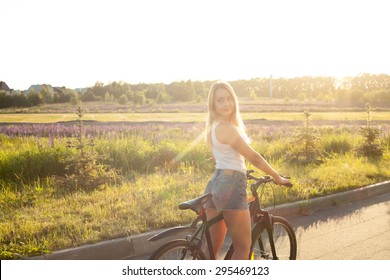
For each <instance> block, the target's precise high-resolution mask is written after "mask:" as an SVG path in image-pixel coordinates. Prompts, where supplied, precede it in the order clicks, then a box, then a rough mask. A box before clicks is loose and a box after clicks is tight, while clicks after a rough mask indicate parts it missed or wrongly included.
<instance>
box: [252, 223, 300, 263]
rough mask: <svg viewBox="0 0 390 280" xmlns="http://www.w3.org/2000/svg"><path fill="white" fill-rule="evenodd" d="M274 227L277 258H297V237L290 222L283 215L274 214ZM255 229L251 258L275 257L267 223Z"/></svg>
mask: <svg viewBox="0 0 390 280" xmlns="http://www.w3.org/2000/svg"><path fill="white" fill-rule="evenodd" d="M272 227H273V239H274V243H275V251H276V255H277V259H279V260H295V259H296V258H297V238H296V236H295V232H294V229H293V228H292V226H291V225H290V223H289V222H288V221H287V220H286V219H285V218H283V217H279V216H274V217H273V218H272ZM255 230H256V232H254V234H253V236H255V238H254V240H253V242H252V246H251V254H250V258H251V259H255V260H264V259H267V260H269V259H275V258H274V256H273V254H272V250H271V245H270V241H269V237H268V233H267V230H266V228H265V225H264V224H262V225H260V226H259V227H257V228H256V229H255Z"/></svg>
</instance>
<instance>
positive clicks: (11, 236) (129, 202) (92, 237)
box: [0, 111, 390, 259]
mask: <svg viewBox="0 0 390 280" xmlns="http://www.w3.org/2000/svg"><path fill="white" fill-rule="evenodd" d="M366 116H367V115H366V113H365V112H364V111H360V112H357V111H356V112H331V113H325V112H314V113H312V117H311V120H313V121H322V120H325V121H326V126H318V127H316V129H318V137H319V139H318V143H317V145H318V148H319V149H320V150H321V151H324V152H326V154H327V156H326V159H325V160H324V161H323V162H322V163H321V164H309V165H300V164H296V163H294V162H288V155H289V153H290V152H291V150H294V149H295V150H296V149H297V145H299V144H297V143H296V142H294V141H293V140H294V135H295V133H296V129H297V128H299V127H301V126H302V125H303V124H304V118H303V113H302V112H297V113H286V112H274V113H270V112H268V113H255V112H247V113H243V117H244V119H245V120H247V121H249V120H269V121H275V122H258V121H253V122H248V125H247V128H248V134H249V136H250V137H251V139H252V140H253V142H252V147H253V148H254V149H255V150H256V151H259V152H260V153H261V154H262V155H263V156H264V157H265V158H266V159H267V160H268V161H269V162H270V163H271V164H272V165H273V166H274V167H275V169H276V170H278V171H279V172H281V173H282V174H286V175H289V176H291V177H292V178H293V179H292V181H293V183H294V187H293V188H292V189H289V190H286V189H282V188H276V193H275V195H276V197H275V199H276V201H275V202H276V203H285V202H290V201H296V200H302V199H305V200H306V199H309V198H312V197H318V196H322V195H327V194H332V193H336V192H340V191H344V190H350V189H354V188H358V187H362V186H365V185H369V184H373V183H377V182H382V181H385V180H389V179H390V165H389V164H388V163H389V162H390V134H389V133H390V124H389V123H388V122H389V121H390V111H382V112H372V119H373V121H378V122H382V121H383V122H384V124H383V125H382V126H381V131H382V133H381V135H380V139H379V140H380V141H379V143H380V144H381V145H382V146H383V148H384V153H383V157H382V158H380V159H377V160H372V159H369V158H365V157H359V156H356V153H355V149H356V147H358V146H359V145H360V144H361V143H362V141H363V139H362V136H361V135H360V134H359V128H360V127H361V125H362V124H364V123H365V121H366ZM76 117H77V116H76V115H75V114H74V113H64V114H62V113H61V114H60V113H56V114H54V113H52V114H50V113H39V114H11V113H3V114H0V123H2V125H3V126H1V128H4V131H8V132H4V134H3V133H0V259H18V258H27V257H29V256H34V255H38V254H43V253H47V252H50V251H53V250H59V249H64V248H69V247H74V246H80V245H83V244H90V243H95V242H98V241H102V240H107V239H113V238H117V237H124V236H128V235H132V234H136V233H140V232H145V231H149V230H155V229H157V228H166V227H170V226H175V225H178V224H184V223H188V222H189V221H190V220H191V219H192V218H193V215H192V213H190V212H188V211H187V212H183V211H179V210H178V208H177V205H178V203H179V202H181V201H184V200H188V199H192V198H194V197H196V196H198V195H201V194H202V193H203V191H204V187H205V185H206V184H207V180H208V178H209V176H210V174H211V173H212V171H213V168H214V167H213V166H214V162H213V161H212V158H211V155H210V151H209V149H208V148H207V147H206V146H205V143H204V142H202V141H195V140H196V139H197V136H198V135H200V134H201V132H202V131H203V129H204V124H202V123H201V122H204V120H205V118H206V114H205V113H94V114H90V113H88V114H86V115H85V117H84V118H83V120H91V121H96V123H94V122H91V123H89V124H88V125H85V129H88V132H92V131H95V132H97V131H100V132H99V133H97V134H95V137H96V142H95V143H96V146H94V150H95V151H96V153H98V155H99V158H102V160H104V163H105V164H108V165H110V166H112V167H113V168H116V169H118V170H121V175H123V176H124V180H121V182H120V183H110V184H105V185H101V186H99V187H98V188H96V189H94V190H93V191H84V190H82V189H81V190H77V191H67V190H66V189H61V188H60V187H59V186H58V184H57V183H55V181H53V177H52V175H53V174H54V175H55V174H61V173H62V172H63V170H64V163H63V160H65V159H69V158H70V157H72V155H73V156H74V154H75V153H76V151H74V150H69V148H67V141H68V140H69V138H70V137H74V136H72V135H76V132H74V131H68V130H67V129H73V130H76V131H77V126H76V125H73V124H72V125H68V124H56V125H30V124H23V125H22V123H44V124H53V123H56V122H69V121H74V120H76ZM154 121H156V122H162V123H158V124H153V123H152V122H154ZM292 121H295V122H292ZM337 121H340V122H341V123H343V124H346V125H343V126H337V125H333V124H336V122H337ZM357 121H358V122H357ZM100 122H102V123H100ZM103 122H105V123H107V124H105V123H103ZM113 122H128V123H127V124H113ZM137 122H139V123H137ZM190 122H196V123H195V124H194V123H190ZM7 123H13V124H12V125H7ZM286 123H293V124H294V125H295V127H294V126H291V129H286V128H285V124H286ZM317 123H319V122H317ZM21 128H23V130H22V133H18V134H12V135H11V132H12V130H15V131H18V130H19V129H21ZM48 129H49V130H50V129H52V130H53V131H52V133H47V130H48ZM27 130H28V131H29V132H27ZM41 130H42V131H41ZM62 130H64V131H68V132H67V133H65V132H64V133H62V132H61V131H62ZM7 133H8V134H7ZM44 133H46V134H44ZM15 135H16V136H15ZM45 135H46V136H45ZM47 135H49V136H47ZM61 135H62V136H61ZM69 135H70V136H69ZM198 140H199V139H198ZM172 159H174V160H176V159H179V165H178V166H171V165H170V163H172ZM248 167H250V165H248ZM76 182H77V180H76ZM272 199H273V196H272V194H270V196H269V197H265V199H264V200H263V202H265V205H270V203H271V202H272ZM267 203H268V204H267Z"/></svg>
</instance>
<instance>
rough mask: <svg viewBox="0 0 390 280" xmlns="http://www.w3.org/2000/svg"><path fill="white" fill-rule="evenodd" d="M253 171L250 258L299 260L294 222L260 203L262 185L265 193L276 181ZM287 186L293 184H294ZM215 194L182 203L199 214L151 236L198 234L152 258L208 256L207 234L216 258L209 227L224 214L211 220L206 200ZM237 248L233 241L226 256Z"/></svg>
mask: <svg viewBox="0 0 390 280" xmlns="http://www.w3.org/2000/svg"><path fill="white" fill-rule="evenodd" d="M253 172H254V171H253V170H248V171H247V174H246V176H247V180H249V181H254V182H253V183H251V184H250V190H251V192H252V196H251V197H249V198H248V203H249V211H250V216H251V220H252V230H251V236H252V237H251V238H252V244H251V249H250V255H249V259H251V260H257V259H267V260H268V259H274V260H280V259H287V260H295V259H296V256H297V240H296V236H295V232H294V230H293V228H292V226H291V225H290V224H289V222H288V221H287V220H286V219H285V218H283V217H280V216H273V215H272V214H270V213H269V212H268V211H267V210H264V209H262V208H261V207H260V199H259V194H258V188H259V187H262V192H261V195H262V194H263V192H264V187H265V186H266V184H267V183H270V182H273V180H272V178H271V177H269V176H264V177H260V178H257V177H255V176H253V175H251V173H253ZM285 186H286V187H292V184H288V185H285ZM261 195H260V198H261ZM211 197H212V195H211V194H205V195H202V196H200V197H198V198H195V199H193V200H189V201H186V202H182V203H180V204H179V209H181V210H187V209H191V210H192V211H194V212H195V213H196V214H197V218H196V219H195V220H194V221H193V222H192V223H191V224H190V225H189V226H177V227H174V228H170V229H167V230H165V231H162V232H160V233H158V234H156V235H154V236H152V237H151V238H149V239H148V240H149V241H156V240H159V239H161V238H164V237H167V236H170V235H173V234H177V233H180V232H188V231H189V230H193V232H194V234H191V235H187V237H186V239H176V240H172V241H170V242H168V243H166V244H164V245H162V246H161V247H160V248H158V249H157V250H156V251H155V252H154V253H153V254H152V255H151V257H150V259H151V260H163V259H167V260H169V259H170V260H184V259H193V260H204V259H206V256H205V254H204V252H203V251H202V240H203V239H204V236H205V237H206V243H207V247H208V250H209V253H210V259H216V256H215V255H214V252H213V247H212V246H213V245H212V242H211V237H210V232H209V228H210V227H211V226H212V225H214V224H215V223H217V222H219V221H220V220H222V219H223V214H221V215H218V216H217V217H215V218H213V219H211V220H209V221H207V217H206V212H205V208H204V204H205V203H206V201H207V200H209V199H211ZM233 252H234V248H233V244H231V245H230V247H229V249H228V251H227V253H226V254H225V257H224V259H225V260H229V259H231V257H232V255H233Z"/></svg>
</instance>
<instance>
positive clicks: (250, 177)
mask: <svg viewBox="0 0 390 280" xmlns="http://www.w3.org/2000/svg"><path fill="white" fill-rule="evenodd" d="M253 172H255V171H254V170H247V171H246V178H247V179H248V180H255V181H256V186H260V185H261V184H265V183H270V182H273V181H274V180H273V179H272V177H271V176H264V177H260V178H257V177H255V176H253V175H251V173H253ZM281 177H283V178H286V179H290V177H286V176H281ZM282 186H285V187H287V188H291V187H292V186H293V184H292V183H287V184H283V185H282Z"/></svg>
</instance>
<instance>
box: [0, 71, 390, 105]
mask: <svg viewBox="0 0 390 280" xmlns="http://www.w3.org/2000/svg"><path fill="white" fill-rule="evenodd" d="M212 83H213V81H191V80H188V81H175V82H172V83H170V84H164V83H150V84H147V83H139V84H129V83H126V82H122V81H121V82H111V83H109V84H106V85H105V84H104V83H101V82H96V83H95V85H93V86H92V87H89V88H87V89H86V90H84V91H82V92H81V91H80V92H78V91H75V90H72V89H66V88H63V90H62V91H56V92H49V91H48V90H47V89H46V88H43V89H42V90H40V91H39V92H36V91H34V90H30V91H29V92H28V93H26V92H19V93H15V92H6V91H0V108H9V107H31V106H37V105H40V104H50V103H72V104H78V103H79V102H96V101H98V102H117V103H119V104H133V105H143V104H160V103H175V102H204V101H205V100H206V98H207V94H208V89H209V87H210V85H211V84H212ZM230 83H231V84H232V86H233V87H234V89H235V90H236V93H237V95H238V96H239V97H246V98H252V99H256V98H261V97H272V98H282V99H285V100H309V101H313V100H318V101H326V102H333V103H335V104H336V105H342V106H362V105H365V104H366V103H370V104H371V105H372V106H377V107H389V106H390V75H387V74H379V75H374V74H367V73H366V74H361V75H358V76H354V77H344V78H342V79H337V78H335V77H321V76H320V77H312V76H304V77H295V78H274V79H272V78H270V77H266V78H253V79H249V80H235V81H230Z"/></svg>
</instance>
